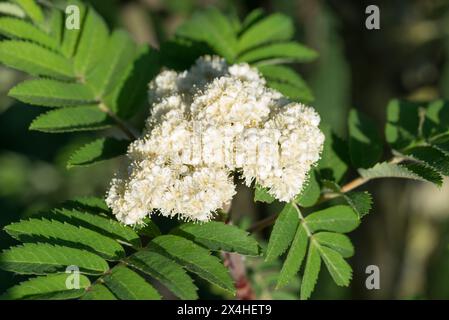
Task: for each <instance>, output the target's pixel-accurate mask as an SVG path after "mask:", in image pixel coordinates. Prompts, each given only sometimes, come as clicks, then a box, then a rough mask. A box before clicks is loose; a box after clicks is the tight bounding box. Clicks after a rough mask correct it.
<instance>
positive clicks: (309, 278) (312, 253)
mask: <svg viewBox="0 0 449 320" xmlns="http://www.w3.org/2000/svg"><path fill="white" fill-rule="evenodd" d="M320 268H321V257H320V253H319V251H318V248H317V245H316V244H314V242H313V241H311V242H310V245H309V253H308V254H307V261H306V267H305V269H304V274H303V276H302V279H301V292H300V299H301V300H307V299H309V297H310V295H311V294H312V291H313V289H315V285H316V281H317V279H318V274H319V273H320Z"/></svg>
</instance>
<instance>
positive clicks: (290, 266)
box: [276, 223, 309, 288]
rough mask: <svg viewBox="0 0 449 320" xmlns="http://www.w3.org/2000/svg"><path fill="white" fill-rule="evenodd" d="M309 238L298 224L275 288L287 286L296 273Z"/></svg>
mask: <svg viewBox="0 0 449 320" xmlns="http://www.w3.org/2000/svg"><path fill="white" fill-rule="evenodd" d="M308 242H309V238H308V235H307V231H306V229H305V228H304V225H303V224H302V223H300V224H299V226H298V229H297V230H296V234H295V238H294V239H293V242H292V246H291V248H290V250H289V252H288V255H287V258H286V259H285V261H284V265H283V266H282V269H281V272H280V274H279V278H278V282H277V285H276V287H277V288H280V287H283V286H285V285H287V284H288V283H289V282H290V280H291V279H292V278H293V277H294V276H295V275H296V273H298V271H299V268H300V267H301V264H302V261H303V259H304V257H305V255H306V250H307V244H308Z"/></svg>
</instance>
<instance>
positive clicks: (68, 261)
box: [0, 243, 109, 275]
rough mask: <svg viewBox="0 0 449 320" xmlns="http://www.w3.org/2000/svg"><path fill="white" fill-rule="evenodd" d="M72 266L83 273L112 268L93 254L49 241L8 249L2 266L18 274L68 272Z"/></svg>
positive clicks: (0, 262)
mask: <svg viewBox="0 0 449 320" xmlns="http://www.w3.org/2000/svg"><path fill="white" fill-rule="evenodd" d="M72 265H75V266H77V267H78V268H79V270H80V272H81V273H84V274H92V275H99V274H102V273H104V272H106V271H107V270H108V268H109V267H108V264H107V263H106V261H105V260H103V259H102V258H100V257H99V256H97V255H95V254H93V253H90V252H87V251H83V250H79V249H74V248H68V247H61V246H53V245H51V244H47V243H38V244H35V243H26V244H24V245H22V246H16V247H12V248H10V249H8V250H4V251H3V252H2V254H1V255H0V268H1V269H3V270H6V271H11V272H15V273H18V274H38V275H41V274H46V273H52V272H60V271H62V272H64V271H65V270H66V268H67V267H68V266H72Z"/></svg>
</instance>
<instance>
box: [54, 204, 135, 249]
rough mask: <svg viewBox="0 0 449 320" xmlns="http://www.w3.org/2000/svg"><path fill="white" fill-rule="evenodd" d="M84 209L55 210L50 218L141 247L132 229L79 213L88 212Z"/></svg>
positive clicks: (95, 215)
mask: <svg viewBox="0 0 449 320" xmlns="http://www.w3.org/2000/svg"><path fill="white" fill-rule="evenodd" d="M72 202H75V205H76V201H72ZM83 208H85V206H82V205H81V206H80V207H79V208H78V210H75V209H71V208H58V209H54V210H53V212H52V213H51V214H49V215H48V217H51V218H52V219H56V220H58V221H65V222H68V223H71V224H75V225H79V226H83V227H85V228H88V229H91V230H94V231H96V232H98V233H101V234H103V235H105V236H107V237H110V238H113V239H116V240H120V242H121V243H127V244H129V245H133V246H135V247H140V246H141V243H140V238H139V236H138V235H137V233H136V232H135V231H134V230H133V229H132V228H130V227H128V226H124V225H122V224H120V223H119V222H118V221H116V220H113V219H111V218H107V217H104V216H101V215H99V214H89V213H86V212H81V211H79V210H83V211H85V210H86V209H83Z"/></svg>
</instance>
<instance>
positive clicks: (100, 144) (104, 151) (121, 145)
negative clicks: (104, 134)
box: [67, 138, 129, 168]
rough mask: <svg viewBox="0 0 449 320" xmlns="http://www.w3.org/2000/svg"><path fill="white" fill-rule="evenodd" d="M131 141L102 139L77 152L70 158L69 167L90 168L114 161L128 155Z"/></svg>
mask: <svg viewBox="0 0 449 320" xmlns="http://www.w3.org/2000/svg"><path fill="white" fill-rule="evenodd" d="M128 145H129V141H119V140H116V139H112V138H101V139H97V140H95V141H93V142H91V143H88V144H86V145H84V146H83V147H81V148H80V149H78V150H76V151H75V153H73V154H72V156H71V157H70V159H69V161H68V163H67V167H68V168H72V167H79V166H88V165H92V164H95V163H98V162H101V161H105V160H109V159H113V158H115V157H118V156H121V155H123V154H125V153H126V149H127V148H128Z"/></svg>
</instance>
